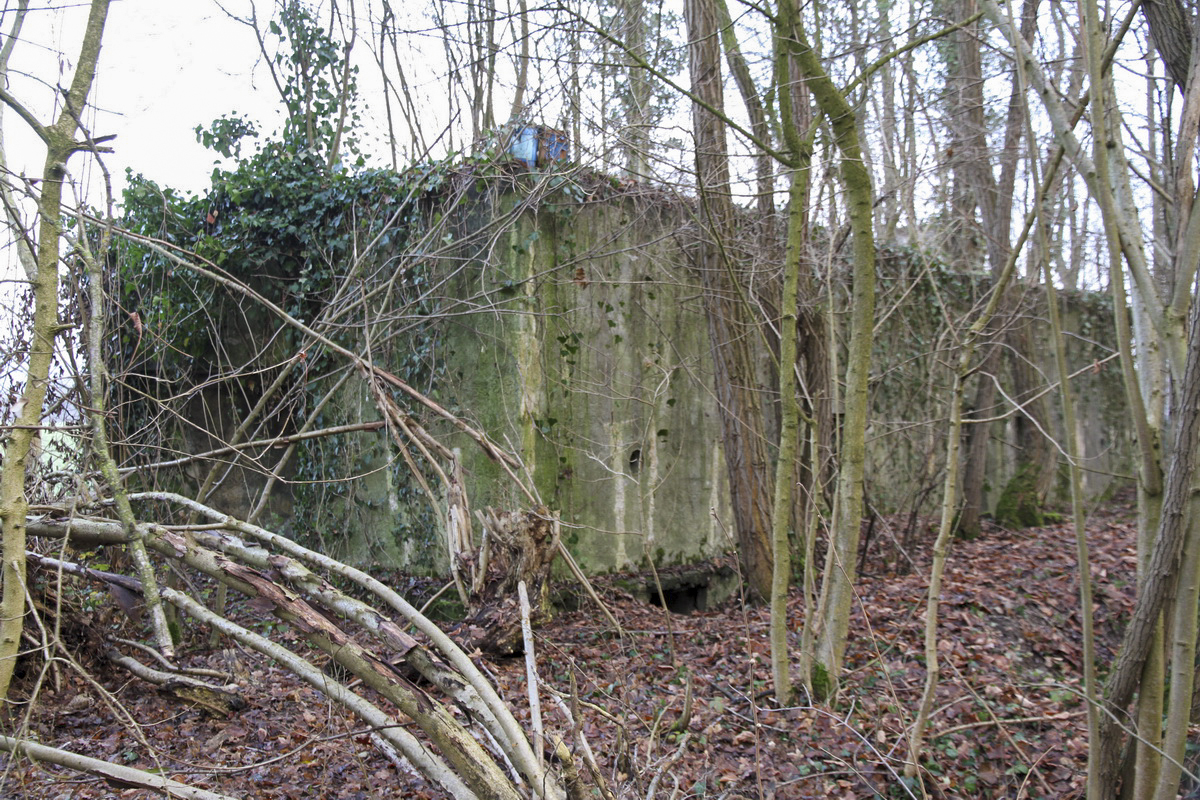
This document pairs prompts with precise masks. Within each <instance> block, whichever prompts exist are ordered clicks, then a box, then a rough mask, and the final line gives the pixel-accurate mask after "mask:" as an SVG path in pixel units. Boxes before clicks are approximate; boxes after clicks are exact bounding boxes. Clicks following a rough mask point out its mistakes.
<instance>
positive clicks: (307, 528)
mask: <svg viewBox="0 0 1200 800" xmlns="http://www.w3.org/2000/svg"><path fill="white" fill-rule="evenodd" d="M530 196H531V194H530V192H529V187H527V186H521V185H516V184H514V183H512V182H508V183H505V182H503V181H497V182H488V181H483V180H480V181H478V182H477V183H475V184H473V185H472V186H469V187H468V188H467V189H466V190H465V191H464V192H463V193H462V194H461V195H459V197H460V198H461V199H460V201H458V202H457V203H455V204H454V205H453V208H443V207H442V206H434V207H431V209H430V211H429V213H430V214H431V215H436V216H437V217H438V218H439V219H440V221H441V222H442V223H448V228H446V229H445V230H448V231H449V232H448V233H447V234H446V235H445V236H444V237H442V238H441V242H440V245H439V250H438V251H437V253H436V254H431V256H430V259H429V262H428V265H427V266H428V268H429V276H428V280H429V286H430V287H431V288H430V290H429V317H428V319H427V320H425V321H423V322H421V323H419V324H415V327H414V330H418V329H419V332H418V333H414V335H420V336H422V337H428V338H427V339H425V340H424V341H432V342H433V343H434V346H433V357H434V360H435V361H436V366H435V368H434V370H433V373H434V374H436V378H435V379H431V380H430V382H429V384H428V385H423V386H419V387H417V388H419V389H421V390H423V391H426V392H428V393H430V394H431V395H432V396H433V398H434V399H435V400H437V401H438V402H440V403H441V404H443V405H444V406H446V407H448V408H449V409H451V410H452V411H453V412H454V413H456V414H458V415H460V416H461V417H462V418H463V419H464V420H466V421H467V422H469V423H471V424H472V425H474V426H475V427H476V428H478V429H479V430H482V431H483V432H485V433H486V434H487V435H488V436H489V437H491V438H492V439H493V440H494V441H496V442H497V443H499V444H500V445H501V446H502V447H504V448H505V449H507V450H509V451H510V452H512V453H514V454H516V455H517V456H518V457H519V458H520V459H521V461H522V462H523V463H524V465H525V467H526V470H527V473H526V474H523V475H522V476H521V477H522V479H523V480H524V481H525V482H526V483H528V484H529V485H530V486H531V487H532V488H533V490H534V492H535V493H536V495H537V497H536V500H537V502H540V503H543V504H545V505H546V506H548V507H549V508H551V509H553V510H555V511H558V512H559V513H560V514H561V518H562V521H563V536H564V540H565V541H566V544H567V546H568V547H569V549H570V550H571V552H572V553H573V554H574V555H575V557H576V558H577V559H578V560H579V562H580V563H581V565H582V566H583V567H584V569H585V570H587V571H589V572H593V573H594V572H604V571H610V570H619V569H625V568H637V567H644V566H646V565H647V563H648V561H649V560H651V559H653V561H654V563H655V565H657V566H667V565H671V564H679V563H690V562H696V561H700V560H703V559H706V558H710V557H713V556H717V555H720V554H722V553H724V552H727V551H728V550H730V549H732V547H733V538H732V533H733V531H732V523H731V520H730V517H731V515H730V512H729V501H728V481H727V476H726V466H725V461H724V454H723V452H722V448H721V425H720V420H719V417H718V410H717V405H716V400H715V398H714V395H713V392H712V390H711V386H712V380H713V375H712V361H711V344H710V341H709V334H708V325H707V319H706V316H705V309H704V303H703V295H702V290H701V288H700V286H699V284H698V281H697V280H696V277H695V275H694V274H693V272H692V270H691V268H690V266H689V261H688V248H689V246H690V244H691V243H692V242H693V241H694V240H695V236H696V231H695V229H694V222H693V215H692V209H690V208H688V207H687V206H686V205H684V204H681V203H679V202H678V201H676V200H674V199H672V198H671V197H669V196H667V195H660V194H654V193H652V192H650V191H648V190H638V191H634V192H630V193H620V192H617V193H615V194H610V195H609V196H607V197H605V199H603V200H597V201H592V200H589V199H587V198H586V197H583V198H581V197H580V195H579V193H578V192H576V193H574V196H572V193H571V192H569V191H563V192H559V193H555V194H551V195H550V198H551V199H550V200H546V199H544V198H545V196H546V195H545V193H542V194H541V196H542V197H543V200H542V201H541V202H539V203H533V202H531V201H530ZM440 232H441V231H440V230H439V234H440ZM928 270H929V267H928V262H927V260H926V259H924V258H922V257H919V254H916V255H914V254H908V255H906V256H904V257H901V256H900V255H897V254H895V253H889V252H884V253H883V254H882V257H881V259H880V279H881V296H883V297H885V298H890V299H891V300H892V302H893V303H896V304H897V307H896V308H892V307H891V306H890V305H889V306H887V307H886V308H887V310H886V311H885V312H884V314H883V316H882V318H881V320H880V321H879V322H878V323H877V325H878V326H879V331H878V336H877V346H876V350H875V353H874V358H873V362H872V373H873V375H874V376H875V377H874V380H873V381H872V395H871V402H872V410H871V417H870V423H869V424H870V429H869V432H868V442H869V444H868V459H869V469H868V478H867V480H868V487H867V488H868V497H869V499H870V501H871V505H872V508H874V509H876V510H878V511H880V512H883V513H887V512H890V511H907V510H908V509H909V508H911V507H912V504H913V502H915V501H917V500H920V499H922V498H923V501H922V502H923V505H922V506H920V510H921V511H924V512H929V511H930V510H931V509H932V507H933V506H932V503H933V502H934V501H935V500H936V499H937V498H938V496H939V492H940V486H941V479H942V463H943V460H944V452H945V430H946V428H945V420H944V417H945V402H946V398H947V397H948V393H949V369H948V364H950V363H952V361H953V359H952V358H949V357H948V356H947V352H946V349H945V348H947V347H952V346H953V339H952V338H950V337H947V336H946V334H945V323H946V320H947V319H952V320H957V319H961V318H962V316H963V315H964V314H966V313H968V312H969V309H970V308H971V306H972V303H974V302H975V301H976V300H978V299H979V297H980V296H982V294H983V293H984V292H986V290H987V281H986V278H982V277H980V276H971V275H964V274H961V273H953V272H949V271H945V270H943V271H941V272H937V274H927V271H928ZM765 277H768V278H769V276H765ZM834 278H835V283H836V281H837V271H836V270H835V271H834ZM933 287H936V288H933ZM834 295H835V297H838V298H844V296H845V295H844V293H843V291H842V289H841V288H835V291H834ZM843 305H844V304H842V303H841V301H839V305H838V306H837V308H836V310H835V317H836V318H837V324H839V325H840V324H841V321H842V316H840V315H842V314H843V313H844V311H845V309H844V308H843ZM1065 306H1066V308H1067V313H1066V315H1065V316H1066V324H1067V325H1068V327H1069V328H1070V329H1071V330H1073V331H1076V332H1077V334H1078V335H1076V336H1073V337H1072V338H1071V342H1070V347H1069V350H1070V360H1071V363H1072V364H1073V365H1074V367H1073V369H1078V368H1079V367H1081V366H1084V365H1090V364H1095V368H1094V369H1089V370H1087V371H1086V372H1085V373H1084V374H1082V375H1080V376H1078V377H1076V378H1075V379H1074V380H1073V386H1074V388H1075V389H1076V397H1077V398H1078V402H1079V418H1080V430H1079V431H1077V432H1076V435H1077V436H1078V437H1079V438H1080V440H1081V442H1082V443H1083V451H1084V453H1085V454H1086V458H1087V461H1086V466H1087V467H1088V468H1090V469H1092V470H1094V471H1093V472H1092V473H1090V474H1089V478H1088V483H1089V485H1088V489H1089V491H1090V493H1091V494H1092V496H1096V495H1098V494H1102V493H1103V492H1105V491H1106V490H1107V488H1108V487H1109V486H1110V485H1111V481H1112V480H1113V478H1112V477H1111V476H1112V475H1116V474H1121V473H1123V472H1127V471H1128V467H1127V464H1128V441H1127V440H1128V437H1127V434H1126V431H1125V427H1124V426H1123V419H1124V396H1123V393H1122V391H1121V385H1120V380H1119V376H1118V374H1117V372H1116V369H1115V367H1114V366H1112V365H1111V364H1109V365H1105V364H1103V363H1102V360H1103V359H1104V358H1105V357H1106V356H1107V355H1108V354H1109V353H1110V352H1111V351H1110V350H1109V349H1108V348H1107V347H1106V346H1105V345H1104V344H1103V341H1102V339H1103V337H1104V336H1105V335H1107V334H1106V330H1107V327H1106V326H1108V325H1109V323H1108V318H1109V317H1110V316H1111V312H1110V311H1108V310H1107V307H1106V306H1105V304H1104V303H1103V302H1100V301H1097V300H1096V299H1095V298H1087V297H1075V298H1068V299H1067V301H1066V303H1065ZM1025 313H1026V314H1027V315H1029V316H1031V317H1034V318H1037V317H1039V316H1044V315H1041V314H1040V312H1039V311H1038V310H1037V304H1036V302H1034V301H1031V305H1030V308H1029V310H1027V311H1026V312H1025ZM1035 327H1036V328H1037V332H1035V334H1034V336H1033V338H1034V340H1035V341H1037V342H1045V341H1046V338H1045V336H1046V334H1045V326H1044V324H1041V323H1035ZM759 351H760V352H762V354H763V362H762V370H761V374H762V375H764V376H767V375H770V374H771V372H772V369H773V368H772V366H771V364H770V362H769V360H768V359H769V358H770V356H769V352H768V348H767V347H765V346H764V347H760V348H759ZM405 353H411V348H409V349H406V348H404V347H399V346H398V347H396V351H395V353H394V354H393V355H390V356H389V355H387V354H386V353H385V352H383V351H376V354H377V357H378V358H379V359H380V363H381V364H384V365H385V366H390V368H396V369H398V368H399V362H398V361H397V359H400V358H403V357H405ZM389 358H390V359H392V360H391V361H389ZM841 363H844V361H842V362H841ZM1041 363H1042V364H1046V363H1050V359H1049V358H1042V359H1041ZM1047 373H1048V375H1047V378H1046V380H1047V382H1050V381H1053V380H1054V376H1053V375H1052V374H1049V373H1050V371H1049V370H1047ZM1000 379H1001V381H1002V382H1003V383H1005V384H1006V385H1007V384H1008V383H1009V382H1010V381H1009V379H1008V377H1007V376H1004V375H1001V376H1000ZM765 382H766V381H765V379H764V383H765ZM763 391H764V392H765V395H764V397H765V402H764V406H765V407H767V406H769V405H770V402H771V401H772V400H773V396H772V395H771V392H770V388H769V387H764V388H763ZM1011 406H1012V403H1011V402H1010V401H1008V400H1001V401H1000V403H999V405H998V406H997V408H996V409H994V410H993V412H994V415H996V416H1002V415H1003V414H1005V413H1008V412H1010V411H1011V410H1012V407H1011ZM1051 406H1053V407H1056V406H1057V401H1056V398H1055V399H1052V402H1051ZM329 408H330V410H329V412H328V414H327V417H326V418H325V419H324V420H323V421H322V422H321V424H322V425H337V424H346V423H356V422H367V421H372V420H379V419H380V414H379V411H378V409H377V407H376V405H375V402H374V399H373V398H372V396H371V394H370V391H369V390H368V387H367V386H366V385H365V383H363V382H362V380H361V379H359V378H351V379H350V380H348V381H347V382H346V384H345V385H344V386H343V387H342V388H341V389H340V390H339V392H338V394H337V396H336V397H335V399H334V400H333V401H332V402H331V403H330V405H329ZM414 413H416V412H415V410H414ZM422 422H424V423H425V424H428V425H430V426H431V430H432V432H434V433H435V434H436V435H438V436H439V438H441V439H443V441H446V442H448V443H449V444H450V445H451V446H453V447H456V448H457V449H458V450H459V451H460V453H461V455H462V459H463V463H464V466H465V472H466V483H467V489H468V495H469V498H470V502H471V504H472V506H473V507H474V508H481V507H484V506H493V507H496V508H500V509H516V508H527V507H529V506H530V505H532V501H531V500H530V499H529V498H527V497H525V496H524V495H523V494H522V493H521V492H520V491H519V490H518V489H517V487H516V485H515V484H514V482H513V481H512V480H511V479H510V477H509V476H508V475H506V474H505V472H504V471H503V470H502V469H501V468H500V466H499V465H498V464H496V463H494V462H492V461H491V460H489V459H488V458H487V457H486V456H485V455H484V454H483V453H482V451H481V450H480V449H479V448H478V447H477V445H476V444H475V443H474V442H473V441H471V440H470V439H468V438H467V437H466V436H464V435H462V434H460V433H456V432H455V429H454V428H453V427H452V426H450V425H448V424H445V423H438V422H437V421H436V420H431V419H429V418H428V417H425V418H423V419H422ZM1052 426H1053V427H1054V429H1055V435H1056V436H1058V437H1059V438H1060V439H1061V438H1062V436H1063V434H1062V433H1061V423H1059V422H1058V421H1057V420H1055V421H1053V422H1052ZM1010 427H1011V426H1006V425H1003V424H997V425H995V426H994V427H993V443H992V446H991V448H990V453H989V471H988V482H989V486H990V487H991V489H992V491H991V492H990V495H991V498H993V501H994V497H995V496H996V495H998V493H999V490H1000V488H1001V487H1003V485H1004V483H1005V481H1007V479H1008V477H1009V476H1010V475H1011V474H1012V473H1013V470H1014V468H1015V464H1016V460H1017V459H1016V452H1015V450H1014V445H1013V442H1014V441H1015V434H1014V433H1013V432H1012V431H1011V430H1010V429H1009V428H1010ZM206 446H208V445H206ZM306 447H307V448H309V449H308V450H307V451H306V454H305V456H304V457H303V458H302V459H299V461H300V463H302V464H305V465H311V466H312V467H313V469H314V470H315V471H314V472H313V473H312V474H308V473H306V472H304V470H303V469H299V468H298V470H297V472H296V473H295V474H292V475H289V476H288V477H289V481H290V492H289V494H290V495H291V496H292V497H293V498H294V501H295V502H294V508H295V510H296V511H295V513H294V514H290V511H289V510H290V509H291V508H292V507H293V504H292V503H291V502H289V504H288V505H287V506H286V509H285V513H287V514H289V515H288V516H286V517H285V518H283V519H281V520H279V521H278V523H275V522H273V523H272V524H273V525H275V526H276V527H279V528H280V529H281V530H283V531H285V532H288V533H294V534H296V535H298V536H300V537H301V538H302V539H304V540H305V541H307V542H311V543H314V544H318V545H320V546H321V547H322V548H323V549H324V550H325V551H326V552H329V553H331V554H332V555H337V556H341V557H344V558H347V559H349V560H352V561H355V562H360V563H362V562H374V563H385V564H388V565H393V566H401V567H404V568H407V569H412V570H418V571H427V572H434V573H444V572H445V571H446V569H447V566H448V561H447V548H446V543H445V540H444V536H445V532H444V530H443V529H442V528H441V526H440V525H439V524H438V517H437V513H436V512H435V511H433V510H432V509H431V505H430V503H429V500H428V497H427V496H426V494H425V492H424V491H423V490H422V489H421V488H420V487H419V486H418V485H417V482H415V481H414V480H412V478H411V476H410V475H409V473H408V467H407V465H406V463H405V460H404V459H403V458H402V457H401V456H400V454H399V451H398V448H397V446H396V444H395V442H394V441H393V440H392V439H391V438H390V437H389V435H388V433H387V432H386V431H374V432H358V433H350V434H344V435H338V436H334V437H328V438H324V439H320V440H316V441H314V442H312V443H310V444H308V445H306ZM200 449H203V448H200ZM255 479H256V480H260V478H257V477H256V478H255ZM429 485H430V486H431V487H433V489H434V490H435V491H437V490H439V489H440V486H439V484H438V482H437V480H436V479H435V478H434V477H433V476H429ZM923 490H928V491H926V492H925V493H923ZM277 507H281V506H277ZM314 539H316V541H313V540H314Z"/></svg>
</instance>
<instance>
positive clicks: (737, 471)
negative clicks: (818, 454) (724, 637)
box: [684, 0, 774, 602]
mask: <svg viewBox="0 0 1200 800" xmlns="http://www.w3.org/2000/svg"><path fill="white" fill-rule="evenodd" d="M684 16H685V17H686V19H687V27H688V64H689V69H690V72H691V81H692V91H693V93H694V95H695V97H696V98H697V101H698V102H696V103H695V104H693V107H692V120H693V125H694V128H695V137H696V185H697V189H698V192H699V195H700V206H701V221H702V224H703V227H704V229H705V235H703V236H702V237H701V240H700V242H699V243H698V245H697V257H696V263H697V265H698V267H699V271H700V277H701V281H702V284H703V288H704V297H705V309H706V311H707V317H708V330H709V338H710V340H711V342H712V352H713V364H714V370H715V390H716V395H717V402H718V404H719V405H720V415H721V430H722V439H723V445H724V451H725V463H726V467H727V469H728V472H729V489H730V496H731V499H732V503H733V515H734V524H735V526H736V529H737V537H738V545H739V549H740V551H741V560H742V566H743V570H744V572H745V577H746V580H747V583H748V588H749V592H750V596H751V597H752V598H753V599H754V600H755V601H757V602H765V601H766V600H767V598H769V597H770V596H771V581H772V566H771V540H770V538H769V537H770V531H771V499H772V496H773V494H774V490H773V489H772V487H771V476H770V472H769V469H770V459H769V457H768V454H767V440H766V436H765V433H764V430H763V412H762V401H761V399H760V396H759V392H758V389H757V387H756V386H755V369H754V363H753V360H752V350H751V345H752V343H753V342H754V341H756V337H754V336H753V322H752V320H751V319H750V313H749V307H748V304H747V303H746V302H745V298H744V296H743V294H742V289H741V287H740V286H739V285H738V283H737V277H738V269H737V265H735V264H734V263H733V262H732V260H731V255H730V251H729V249H728V245H729V243H731V242H732V241H733V237H732V234H733V200H732V197H731V196H730V187H729V155H728V150H727V149H726V144H725V128H724V125H723V123H722V122H721V120H720V118H718V117H717V115H716V114H714V113H713V112H712V111H710V110H709V109H713V110H718V111H719V110H722V109H723V108H724V93H723V89H722V85H721V47H720V39H719V38H718V30H717V20H716V14H715V12H714V10H713V6H712V3H711V2H710V0H688V2H687V3H686V4H685V6H684ZM706 106H707V108H706Z"/></svg>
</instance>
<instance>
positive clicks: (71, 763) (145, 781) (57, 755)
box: [0, 736, 237, 800]
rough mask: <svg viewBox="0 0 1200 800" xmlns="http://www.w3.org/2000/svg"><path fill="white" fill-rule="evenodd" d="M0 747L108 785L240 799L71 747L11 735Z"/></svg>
mask: <svg viewBox="0 0 1200 800" xmlns="http://www.w3.org/2000/svg"><path fill="white" fill-rule="evenodd" d="M0 750H3V751H5V752H8V753H13V754H14V755H22V756H25V757H26V758H30V759H32V760H34V761H42V762H45V763H47V764H57V765H58V766H60V767H66V768H67V769H74V770H78V771H80V772H86V773H88V774H90V775H95V776H96V777H98V778H103V779H104V780H105V781H107V782H108V783H109V785H111V786H114V787H117V788H121V789H148V790H150V791H152V792H158V793H159V794H164V795H167V796H168V797H182V798H187V800H237V798H233V797H230V796H229V795H225V794H217V793H216V792H209V791H206V790H204V789H197V788H196V787H194V786H188V785H187V784H185V783H180V782H179V781H173V780H171V779H170V778H164V777H162V776H161V775H155V774H154V773H152V772H146V771H145V770H140V769H134V768H132V767H124V766H121V765H120V764H113V763H111V762H109V761H101V760H100V759H98V758H90V757H88V756H84V755H80V754H79V753H72V752H70V751H68V750H60V749H58V748H57V747H47V746H46V745H43V744H38V743H37V742H30V741H26V740H23V739H14V738H13V737H11V736H0Z"/></svg>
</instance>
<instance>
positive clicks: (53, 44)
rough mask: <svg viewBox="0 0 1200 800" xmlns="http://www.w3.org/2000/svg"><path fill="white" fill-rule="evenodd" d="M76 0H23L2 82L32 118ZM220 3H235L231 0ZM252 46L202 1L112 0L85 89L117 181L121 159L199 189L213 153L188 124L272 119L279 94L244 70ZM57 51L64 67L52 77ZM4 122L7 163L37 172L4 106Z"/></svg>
mask: <svg viewBox="0 0 1200 800" xmlns="http://www.w3.org/2000/svg"><path fill="white" fill-rule="evenodd" d="M10 5H11V3H6V4H5V6H6V7H8V6H10ZM86 5H87V4H86V3H77V4H76V3H70V4H66V5H63V4H62V3H61V2H53V0H52V2H50V3H46V2H44V1H43V2H40V3H39V2H37V0H34V2H33V3H31V12H30V14H29V18H28V20H27V22H26V25H25V29H24V30H23V32H22V36H21V39H22V41H21V43H20V44H19V45H18V46H17V48H16V50H15V51H14V53H13V56H12V60H11V69H12V73H13V77H12V80H11V81H10V90H11V91H12V92H13V94H14V95H16V96H17V97H18V98H20V99H21V100H22V101H23V102H26V103H27V104H28V105H30V106H31V107H32V108H34V109H35V110H36V111H37V113H38V114H39V116H40V117H41V118H42V119H48V118H49V113H50V111H49V108H48V103H49V102H50V92H49V90H48V89H47V87H46V86H45V85H44V84H45V82H46V81H55V80H57V81H59V82H66V81H68V80H69V79H70V75H71V73H72V71H73V68H74V59H75V57H76V54H77V53H78V49H79V33H80V28H81V26H82V24H83V21H84V19H85V18H86V14H87V8H86ZM230 5H231V6H232V7H233V8H234V9H236V10H238V11H240V10H241V9H240V8H237V7H238V6H239V5H242V4H240V3H237V2H234V3H231V4H230ZM48 6H49V8H48ZM33 9H39V10H33ZM11 17H12V14H11V12H9V13H6V14H5V15H4V16H3V18H2V19H3V21H4V25H5V29H6V30H5V33H7V28H8V26H9V25H10V24H11ZM257 49H258V48H257V44H256V43H255V40H254V36H253V34H252V33H251V31H250V30H249V29H248V28H246V27H245V26H243V25H240V24H238V23H236V22H233V21H231V20H229V19H228V18H227V17H226V16H225V14H224V13H223V12H222V11H221V10H220V8H218V7H217V5H216V4H215V3H214V2H212V0H192V1H191V2H181V1H180V0H115V1H114V2H113V4H112V7H111V10H110V12H109V18H108V24H107V27H106V30H105V35H104V44H103V47H102V50H101V54H100V68H99V72H98V74H97V79H96V83H95V86H94V88H93V91H92V96H91V103H92V105H93V106H95V107H96V108H97V109H99V112H98V113H97V115H96V117H95V119H94V121H93V123H92V124H93V126H94V133H95V134H96V135H98V136H103V135H108V134H116V136H117V138H116V140H115V141H114V142H113V143H112V147H113V148H114V152H113V153H112V154H111V155H110V156H108V157H107V158H106V159H105V163H106V164H107V165H108V168H109V170H110V171H111V172H112V174H113V177H114V179H116V180H117V181H118V182H121V181H122V178H123V176H124V172H125V169H126V167H129V168H132V169H133V170H134V171H135V172H142V173H144V174H146V175H147V176H148V177H151V178H153V179H155V180H157V181H159V182H160V183H163V184H166V185H170V186H174V187H176V188H180V189H186V190H191V191H199V190H201V189H203V188H204V187H205V186H206V185H207V178H208V176H209V174H210V173H211V172H212V166H213V159H214V154H212V153H210V152H209V151H207V150H205V149H204V148H202V147H201V146H200V145H199V144H197V142H196V138H195V133H194V129H195V127H196V126H197V125H201V124H205V125H206V124H207V123H209V122H211V121H212V120H213V119H215V118H217V117H219V116H221V115H222V114H228V113H230V112H234V111H237V112H240V113H242V114H244V115H246V116H249V117H251V118H258V119H260V120H261V121H262V122H264V123H266V126H267V128H268V129H271V128H273V127H274V126H275V125H276V124H277V114H278V108H279V102H278V100H277V98H276V96H275V91H274V88H273V87H272V86H271V85H270V78H269V77H268V76H267V74H266V72H265V71H264V70H262V69H259V70H257V72H256V71H255V70H254V66H255V62H256V60H257V59H256V55H257ZM60 54H61V55H62V56H64V57H65V58H66V59H67V61H68V64H69V65H70V66H69V68H68V70H67V72H66V73H65V74H64V75H62V76H61V77H56V76H58V75H59V58H60ZM39 82H41V83H42V85H38V84H39ZM4 124H5V130H6V136H7V137H8V149H9V158H10V162H11V164H12V167H13V169H14V170H16V171H24V172H25V173H26V174H30V175H37V174H39V173H40V172H41V158H42V155H43V152H44V151H43V150H42V148H41V146H40V142H38V141H37V140H36V139H34V138H32V136H31V135H29V134H28V133H27V132H26V131H25V130H22V129H23V128H24V126H23V124H22V123H21V121H20V120H19V119H17V118H16V116H15V115H14V114H11V113H8V114H6V115H5V119H4ZM71 167H72V170H73V171H75V172H76V174H78V171H79V170H80V169H82V168H83V167H84V159H83V158H80V157H79V156H76V158H75V159H74V160H73V161H72V164H71ZM117 190H118V191H119V186H118V189H117ZM98 199H99V198H94V199H93V202H96V201H98Z"/></svg>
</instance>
